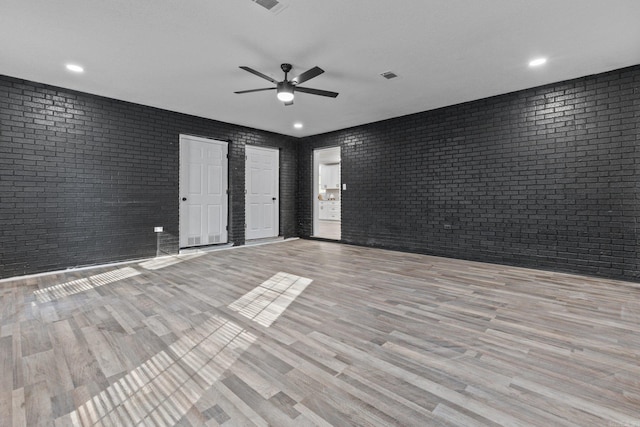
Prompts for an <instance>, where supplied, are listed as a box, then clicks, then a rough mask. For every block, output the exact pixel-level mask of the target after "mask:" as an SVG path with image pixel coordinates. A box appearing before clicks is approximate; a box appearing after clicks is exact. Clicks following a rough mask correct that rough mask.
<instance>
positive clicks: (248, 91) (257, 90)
mask: <svg viewBox="0 0 640 427" xmlns="http://www.w3.org/2000/svg"><path fill="white" fill-rule="evenodd" d="M275 89H276V88H275V87H265V88H262V89H249V90H239V91H237V92H233V93H251V92H262V91H263V90H275Z"/></svg>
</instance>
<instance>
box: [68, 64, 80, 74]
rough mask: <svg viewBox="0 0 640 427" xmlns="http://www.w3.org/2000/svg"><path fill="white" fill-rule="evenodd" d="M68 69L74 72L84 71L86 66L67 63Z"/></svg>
mask: <svg viewBox="0 0 640 427" xmlns="http://www.w3.org/2000/svg"><path fill="white" fill-rule="evenodd" d="M67 70H69V71H73V72H74V73H82V72H83V71H84V68H82V67H81V66H79V65H76V64H67Z"/></svg>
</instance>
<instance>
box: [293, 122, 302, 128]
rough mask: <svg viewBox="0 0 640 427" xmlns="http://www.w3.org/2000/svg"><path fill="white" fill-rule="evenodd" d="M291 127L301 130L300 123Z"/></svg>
mask: <svg viewBox="0 0 640 427" xmlns="http://www.w3.org/2000/svg"><path fill="white" fill-rule="evenodd" d="M293 127H294V128H296V129H302V123H294V124H293Z"/></svg>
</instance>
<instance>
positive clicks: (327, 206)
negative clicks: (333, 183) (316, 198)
mask: <svg viewBox="0 0 640 427" xmlns="http://www.w3.org/2000/svg"><path fill="white" fill-rule="evenodd" d="M319 203H320V211H319V214H318V219H324V220H329V221H340V202H338V201H333V200H321V201H320V202H319Z"/></svg>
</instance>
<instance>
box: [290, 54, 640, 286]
mask: <svg viewBox="0 0 640 427" xmlns="http://www.w3.org/2000/svg"><path fill="white" fill-rule="evenodd" d="M639 87H640V66H636V67H631V68H627V69H622V70H617V71H613V72H609V73H605V74H601V75H596V76H589V77H585V78H580V79H576V80H571V81H567V82H561V83H557V84H552V85H548V86H544V87H539V88H534V89H530V90H524V91H520V92H516V93H510V94H506V95H502V96H497V97H492V98H488V99H483V100H479V101H475V102H469V103H465V104H460V105H455V106H451V107H447V108H442V109H438V110H434V111H428V112H424V113H419V114H413V115H409V116H404V117H400V118H396V119H392V120H386V121H382V122H377V123H372V124H368V125H364V126H360V127H355V128H351V129H346V130H343V131H338V132H332V133H329V134H324V135H319V136H314V137H309V138H306V139H305V140H304V142H305V144H303V145H301V149H300V150H299V151H298V156H299V157H298V168H299V174H300V175H299V184H298V192H299V197H298V230H299V234H300V235H301V236H303V237H304V236H309V235H310V233H311V227H312V222H311V218H312V211H311V209H312V192H311V191H312V186H311V170H310V168H311V167H312V162H311V158H312V149H313V148H317V147H326V146H335V145H339V146H341V149H342V179H343V182H345V183H346V184H347V188H348V189H347V191H345V192H344V193H343V195H342V240H343V242H346V243H352V244H357V245H366V246H379V247H385V248H392V249H399V250H405V251H415V252H422V253H429V254H435V255H442V256H448V257H455V258H464V259H473V260H480V261H486V262H496V263H504V264H514V265H520V266H529V267H536V268H545V269H553V270H560V271H569V272H580V273H585V274H591V275H600V276H607V277H615V278H625V279H636V280H637V279H638V278H639V277H640V272H639V270H638V267H639V262H640V261H639V260H638V255H639V254H638V243H639V240H638V239H639V238H640V236H639V234H638V231H637V230H636V227H637V225H636V224H637V223H638V221H639V220H640V217H639V214H640V197H639V195H640V180H639V176H640V175H639V174H638V172H639V170H638V166H637V165H638V163H639V160H640V159H639V157H640V156H639V151H638V148H637V146H638V142H639V141H638V123H639V120H640V113H639V111H640V89H639Z"/></svg>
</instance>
